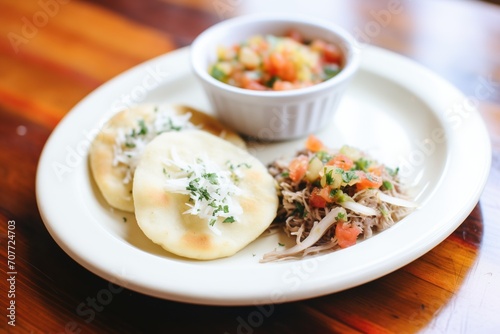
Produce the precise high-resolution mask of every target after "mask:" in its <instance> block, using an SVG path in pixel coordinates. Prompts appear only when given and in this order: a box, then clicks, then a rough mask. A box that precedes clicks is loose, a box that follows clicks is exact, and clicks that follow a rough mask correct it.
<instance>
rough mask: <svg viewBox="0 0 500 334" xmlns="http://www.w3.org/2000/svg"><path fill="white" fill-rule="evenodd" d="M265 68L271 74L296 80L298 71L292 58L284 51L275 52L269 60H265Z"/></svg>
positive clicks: (287, 79)
mask: <svg viewBox="0 0 500 334" xmlns="http://www.w3.org/2000/svg"><path fill="white" fill-rule="evenodd" d="M264 67H265V70H266V71H268V72H269V73H270V74H271V75H276V76H278V77H279V78H281V79H283V80H284V81H290V82H292V81H295V79H296V78H297V73H296V70H295V66H294V64H293V62H292V61H290V59H287V57H286V55H285V54H284V53H282V52H273V53H271V55H270V56H269V60H268V61H264Z"/></svg>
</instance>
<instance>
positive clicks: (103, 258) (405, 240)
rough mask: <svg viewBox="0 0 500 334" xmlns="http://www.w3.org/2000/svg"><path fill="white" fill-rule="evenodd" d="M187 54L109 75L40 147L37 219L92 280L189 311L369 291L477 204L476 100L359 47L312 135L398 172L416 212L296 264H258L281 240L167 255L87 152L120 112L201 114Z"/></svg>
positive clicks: (203, 104) (282, 146)
mask: <svg viewBox="0 0 500 334" xmlns="http://www.w3.org/2000/svg"><path fill="white" fill-rule="evenodd" d="M188 56H189V49H180V50H178V51H175V52H171V53H168V54H166V55H163V56H161V57H158V58H155V59H153V60H151V61H148V62H146V63H144V64H141V65H139V66H137V67H135V68H133V69H131V70H129V71H127V72H125V73H123V74H122V75H120V76H118V77H116V78H114V79H113V80H111V81H110V82H108V83H106V84H105V85H103V86H102V87H100V88H98V89H97V90H96V91H94V92H93V93H92V94H90V95H89V96H88V97H86V98H85V99H84V100H82V101H81V102H80V103H79V104H78V105H77V106H75V108H74V109H73V110H72V111H71V112H70V113H69V114H68V115H67V116H66V117H65V118H64V119H63V120H62V122H61V123H60V124H59V125H58V126H57V128H56V129H55V131H54V132H53V134H52V135H51V137H50V138H49V140H48V141H47V143H46V146H45V149H44V150H43V153H42V156H41V159H40V163H39V166H38V173H37V201H38V205H39V209H40V213H41V215H42V218H43V221H44V222H45V225H46V227H47V229H48V230H49V232H50V234H51V235H52V237H53V238H54V239H55V240H56V242H57V243H58V244H59V245H60V246H61V248H62V249H63V250H64V251H65V252H67V253H68V254H69V255H70V256H71V257H72V258H73V259H74V260H75V261H77V262H78V263H80V264H81V265H82V266H84V267H85V268H87V269H88V270H90V271H92V272H93V273H95V274H97V275H99V276H101V277H103V278H105V279H107V280H109V281H111V282H114V283H117V284H120V285H122V286H124V287H127V288H129V289H132V290H136V291H139V292H141V293H144V294H148V295H153V296H156V297H159V298H165V299H170V300H176V301H183V302H189V303H198V304H211V305H253V304H265V303H281V302H287V301H294V300H300V299H304V298H311V297H315V296H320V295H325V294H329V293H333V292H336V291H340V290H344V289H347V288H350V287H353V286H356V285H359V284H363V283H366V282H368V281H371V280H374V279H376V278H378V277H381V276H383V275H385V274H388V273H390V272H391V271H394V270H396V269H398V268H400V267H402V266H404V265H405V264H407V263H409V262H411V261H413V260H415V259H417V258H418V257H420V256H421V255H423V254H424V253H426V252H427V251H429V250H430V249H432V248H433V247H434V246H436V245H437V244H438V243H440V242H441V241H442V240H444V239H445V238H446V237H447V236H448V235H449V234H450V233H452V232H453V231H454V230H455V229H456V228H457V226H458V225H459V224H460V223H461V222H463V221H464V219H465V218H466V217H467V216H468V214H469V213H470V212H471V210H472V209H473V208H474V206H475V205H476V203H477V201H478V199H479V196H480V193H481V191H482V189H483V186H484V184H485V182H486V178H487V175H488V172H489V167H490V154H491V148H490V143H489V139H488V136H487V131H486V128H485V127H484V125H483V123H482V121H481V118H480V116H479V114H478V112H477V111H476V110H475V109H474V107H473V104H474V102H475V101H474V99H467V98H466V97H464V96H463V95H462V94H461V93H460V92H459V91H457V90H456V89H455V88H453V87H452V86H450V85H449V84H448V83H446V82H445V81H444V80H442V79H440V78H439V77H437V76H436V75H434V74H433V73H431V72H429V71H428V70H426V69H425V68H423V67H421V66H419V65H417V64H415V63H414V62H412V61H410V60H408V59H406V58H404V57H401V56H399V55H396V54H394V53H391V52H388V51H385V50H382V49H378V48H374V47H368V46H365V47H364V49H363V61H362V65H361V68H360V71H359V73H358V74H357V75H356V77H355V79H354V81H353V82H352V85H351V86H350V88H349V90H348V91H347V93H346V96H345V98H344V99H343V101H342V103H341V105H340V109H339V111H338V113H337V114H336V115H335V117H334V119H333V120H332V122H331V123H330V124H327V126H326V128H325V129H324V130H323V131H321V132H319V133H318V134H317V135H318V136H319V137H320V138H322V139H323V140H324V141H325V142H326V143H327V144H328V145H329V146H332V147H339V146H340V145H342V144H349V145H352V146H357V147H359V148H361V149H364V150H366V151H367V152H368V153H370V154H372V155H373V156H374V157H376V158H378V159H379V160H381V161H383V162H385V163H386V164H388V165H390V166H393V167H395V166H399V167H400V172H401V175H402V176H403V177H404V178H405V179H406V180H407V181H408V182H409V186H410V189H411V193H412V194H413V195H414V196H415V198H416V200H417V201H418V203H419V204H420V207H419V209H418V210H417V211H415V212H414V213H412V214H411V215H410V216H408V217H407V218H405V219H404V220H402V221H401V222H399V223H398V224H396V225H395V226H393V227H391V228H390V229H388V230H386V231H384V232H382V233H380V234H378V235H376V236H374V237H372V238H370V239H368V240H364V241H362V242H359V243H358V244H357V245H355V246H353V247H350V248H347V249H343V250H339V251H336V252H333V253H329V254H325V255H320V256H316V257H311V258H307V259H303V260H297V261H286V262H277V263H266V264H261V263H259V259H261V257H262V255H263V254H264V253H266V252H268V251H271V250H273V249H275V248H277V247H280V246H279V245H278V242H283V239H282V237H281V236H280V235H278V234H275V235H270V236H263V237H260V238H259V239H257V240H256V241H255V242H253V243H252V244H251V245H249V246H248V247H246V248H245V249H243V250H242V251H241V252H239V253H238V254H236V255H235V256H233V257H230V258H226V259H220V260H215V261H206V262H200V261H192V260H187V259H183V258H179V257H176V256H173V255H171V254H169V253H167V252H166V251H163V250H162V249H161V248H160V247H159V246H157V245H154V244H153V243H152V242H150V241H149V239H147V238H146V237H145V236H144V235H143V234H142V232H141V230H140V229H139V228H138V227H137V225H136V223H135V220H134V217H133V215H130V214H125V213H122V212H117V211H113V210H111V209H110V208H109V206H107V205H106V204H105V202H104V201H103V199H102V197H101V196H100V195H99V192H98V191H97V189H96V187H95V185H94V183H93V180H92V178H91V175H90V172H89V168H88V161H87V160H88V159H87V153H88V147H89V144H90V141H91V140H92V138H93V136H94V135H95V134H96V133H97V132H98V131H99V128H100V126H101V124H103V122H105V121H106V120H107V119H108V118H109V117H110V115H111V113H112V112H113V111H114V110H116V109H118V108H120V107H123V106H127V105H130V104H133V103H143V102H159V103H161V102H180V103H185V104H189V105H191V106H193V107H197V108H200V109H202V110H206V111H208V112H209V111H210V107H209V105H208V101H207V100H206V98H205V96H204V94H203V92H202V90H201V87H200V85H199V84H198V83H197V82H196V81H195V78H194V76H193V74H192V72H191V69H190V66H189V62H188V61H189V60H188V59H189V57H188ZM271 130H272V129H271ZM303 144H304V140H303V139H302V140H296V141H291V142H284V143H275V144H271V145H252V146H251V147H250V150H251V152H252V153H253V154H255V155H257V156H258V157H259V158H261V159H262V161H263V162H265V163H268V162H270V161H271V160H272V159H274V158H275V157H278V156H283V155H285V156H291V155H293V154H294V153H295V151H296V150H297V149H300V148H302V147H303ZM457 187H458V188H457ZM125 220H126V222H125Z"/></svg>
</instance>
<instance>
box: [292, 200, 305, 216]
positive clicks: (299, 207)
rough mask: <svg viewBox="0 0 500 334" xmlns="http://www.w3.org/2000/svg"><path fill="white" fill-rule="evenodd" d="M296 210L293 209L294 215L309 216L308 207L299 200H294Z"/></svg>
mask: <svg viewBox="0 0 500 334" xmlns="http://www.w3.org/2000/svg"><path fill="white" fill-rule="evenodd" d="M294 204H295V210H293V214H294V215H298V216H299V217H307V210H306V207H305V206H304V205H303V204H302V203H299V202H294Z"/></svg>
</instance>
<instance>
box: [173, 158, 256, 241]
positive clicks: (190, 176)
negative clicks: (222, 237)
mask: <svg viewBox="0 0 500 334" xmlns="http://www.w3.org/2000/svg"><path fill="white" fill-rule="evenodd" d="M171 154H172V159H169V160H166V161H164V164H165V165H166V166H169V167H171V166H175V167H176V168H177V169H178V171H177V172H174V173H170V174H169V173H167V172H166V170H165V169H164V173H165V175H166V177H167V178H168V179H167V180H166V182H165V190H166V191H169V192H173V193H177V194H184V195H189V198H190V201H189V203H186V205H187V206H188V207H189V209H188V210H186V211H185V212H184V214H191V215H197V216H199V217H200V218H202V219H206V220H207V222H208V225H209V227H210V228H211V229H212V231H213V232H214V233H216V234H220V233H221V232H220V231H219V230H218V229H217V227H216V226H215V223H216V222H222V223H233V222H236V221H237V220H238V217H239V215H241V214H242V213H243V209H242V208H241V206H240V204H239V203H238V201H237V200H235V198H234V196H236V195H239V194H241V189H240V188H238V186H237V185H236V183H237V182H238V181H239V180H240V179H241V177H242V175H243V174H242V173H241V170H240V168H241V166H243V165H244V166H245V167H249V166H248V165H246V164H243V165H238V166H236V167H234V166H233V165H231V164H228V170H224V169H222V168H221V167H220V166H218V165H217V164H216V163H215V162H213V161H211V160H209V159H207V158H203V159H201V158H199V159H196V162H195V163H194V164H188V163H186V162H185V161H182V160H181V159H180V158H179V157H178V156H177V154H176V152H175V150H172V151H171Z"/></svg>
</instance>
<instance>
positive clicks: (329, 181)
mask: <svg viewBox="0 0 500 334" xmlns="http://www.w3.org/2000/svg"><path fill="white" fill-rule="evenodd" d="M325 178H326V184H328V185H329V186H331V185H332V184H333V182H334V179H333V169H330V170H329V171H328V172H327V173H326V174H325Z"/></svg>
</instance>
